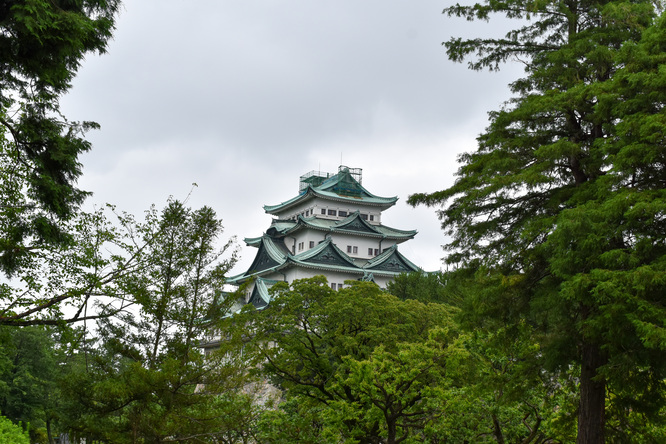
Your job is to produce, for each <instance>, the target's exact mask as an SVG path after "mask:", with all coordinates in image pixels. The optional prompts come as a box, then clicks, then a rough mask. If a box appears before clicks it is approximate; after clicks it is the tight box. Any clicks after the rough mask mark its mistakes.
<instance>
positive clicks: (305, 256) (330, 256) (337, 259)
mask: <svg viewBox="0 0 666 444" xmlns="http://www.w3.org/2000/svg"><path fill="white" fill-rule="evenodd" d="M289 259H290V260H291V261H293V262H294V263H297V264H301V265H306V264H312V265H315V266H321V265H324V266H326V267H327V268H328V267H344V268H351V269H358V267H357V266H356V264H355V263H354V260H353V259H352V258H350V257H349V256H347V254H346V253H344V252H343V251H342V250H340V249H339V248H338V247H337V246H336V245H335V244H334V243H333V241H332V240H331V238H330V237H327V238H326V239H325V240H324V241H322V242H321V243H319V245H317V246H316V247H314V248H311V249H309V250H307V251H304V252H303V253H300V254H297V255H295V256H291V257H289Z"/></svg>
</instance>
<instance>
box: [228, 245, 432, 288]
mask: <svg viewBox="0 0 666 444" xmlns="http://www.w3.org/2000/svg"><path fill="white" fill-rule="evenodd" d="M259 239H261V244H260V246H259V251H258V252H257V257H256V258H255V260H254V262H253V263H252V266H250V268H249V269H248V270H247V271H246V272H245V273H242V274H240V275H237V276H234V277H231V278H229V279H227V283H229V284H234V285H239V284H241V283H243V282H245V281H246V280H248V279H249V278H252V277H254V276H256V277H260V276H265V275H267V274H268V273H272V272H278V271H280V270H283V269H285V268H289V267H303V268H310V269H316V270H322V271H338V272H341V273H348V274H356V275H360V276H362V277H363V276H365V278H367V277H368V276H371V277H373V275H375V276H396V275H398V274H400V273H404V272H409V271H419V270H420V268H419V267H417V266H416V265H414V264H413V263H412V262H410V261H409V260H408V259H407V258H405V257H404V256H403V255H402V254H401V253H400V252H399V251H398V247H397V245H394V246H392V247H390V248H387V249H386V251H384V252H383V253H382V254H380V255H379V256H377V257H375V258H373V259H371V260H369V261H367V262H366V263H365V265H363V266H362V267H359V266H358V265H356V264H355V263H354V260H353V259H352V258H351V257H349V256H348V255H347V254H346V253H345V252H343V251H342V250H340V249H339V248H338V247H337V246H336V245H335V244H334V243H333V241H332V240H331V238H327V239H326V240H325V241H323V242H321V243H320V244H319V245H317V246H316V247H314V248H311V249H309V250H307V251H304V252H303V253H299V254H297V255H292V254H290V253H283V252H282V249H281V248H280V246H279V245H276V240H275V239H273V238H272V237H270V236H263V237H261V238H259ZM277 242H279V240H277ZM260 256H261V257H262V258H263V261H262V260H260V259H259V258H260ZM266 258H269V259H270V260H268V259H266Z"/></svg>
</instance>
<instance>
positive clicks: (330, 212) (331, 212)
mask: <svg viewBox="0 0 666 444" xmlns="http://www.w3.org/2000/svg"><path fill="white" fill-rule="evenodd" d="M336 214H337V212H336V211H335V210H328V215H329V216H335V215H336Z"/></svg>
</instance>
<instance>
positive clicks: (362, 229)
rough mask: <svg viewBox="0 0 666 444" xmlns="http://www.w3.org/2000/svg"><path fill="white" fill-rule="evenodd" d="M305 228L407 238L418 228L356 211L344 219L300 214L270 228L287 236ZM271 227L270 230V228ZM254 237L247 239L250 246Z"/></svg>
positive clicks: (388, 237)
mask: <svg viewBox="0 0 666 444" xmlns="http://www.w3.org/2000/svg"><path fill="white" fill-rule="evenodd" d="M303 228H312V229H315V230H321V231H327V232H339V233H353V234H358V235H361V236H367V237H379V238H384V239H395V240H407V239H412V238H413V237H414V236H415V235H416V233H417V232H416V230H398V229H395V228H391V227H387V226H385V225H374V224H371V223H369V222H367V221H365V220H363V218H362V217H361V215H360V212H358V211H356V212H354V213H352V214H350V215H349V216H347V217H346V218H344V219H342V220H331V219H320V218H318V217H315V216H311V217H303V216H301V215H299V216H298V218H297V220H295V221H294V220H288V221H282V220H280V221H275V222H274V223H273V225H271V228H270V229H275V233H276V235H281V236H286V235H288V234H290V233H293V232H295V231H298V230H301V229H303ZM270 229H269V230H270ZM253 240H254V239H245V242H246V243H247V244H248V245H250V246H255V245H254V244H252V243H250V241H253Z"/></svg>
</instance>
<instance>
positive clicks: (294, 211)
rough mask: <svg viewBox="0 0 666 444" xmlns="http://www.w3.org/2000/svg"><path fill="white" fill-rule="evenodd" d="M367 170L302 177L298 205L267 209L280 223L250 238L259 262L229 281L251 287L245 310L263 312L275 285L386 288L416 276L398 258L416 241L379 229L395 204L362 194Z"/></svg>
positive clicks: (292, 202)
mask: <svg viewBox="0 0 666 444" xmlns="http://www.w3.org/2000/svg"><path fill="white" fill-rule="evenodd" d="M361 183H362V170H361V169H360V168H348V167H346V166H340V167H339V168H338V172H337V174H332V173H322V172H318V171H312V172H310V173H308V174H306V175H304V176H301V177H300V181H299V193H298V195H297V196H296V197H294V198H292V199H289V200H287V201H285V202H282V203H280V204H277V205H265V206H264V210H265V211H266V213H268V214H271V215H273V216H274V217H275V218H274V219H273V222H272V223H271V226H270V227H269V228H268V230H266V233H264V235H262V236H261V237H255V238H246V239H245V243H246V244H247V245H248V246H252V247H256V248H257V254H256V257H255V258H254V261H253V262H252V265H250V267H249V268H248V270H247V271H246V272H244V273H242V274H240V275H238V276H234V277H232V278H230V279H228V280H227V283H229V284H232V285H238V286H239V285H241V284H244V283H246V282H250V285H249V286H248V289H247V294H246V301H245V302H246V303H251V304H253V305H254V306H255V307H257V308H259V309H261V308H264V307H265V306H267V305H268V304H269V303H270V296H269V293H268V289H269V288H270V287H271V286H272V285H273V284H274V283H275V282H277V281H286V282H292V281H294V280H295V279H303V278H309V277H313V276H316V275H324V276H326V278H327V279H328V282H329V283H330V285H331V287H332V288H333V289H335V290H337V289H340V288H343V286H344V281H346V280H366V281H373V282H375V283H377V284H378V285H379V286H380V287H385V286H386V284H387V283H388V282H389V281H391V280H392V279H393V278H394V277H395V276H396V275H398V274H400V273H404V272H410V271H419V270H420V269H419V267H417V266H416V265H414V264H413V263H412V262H410V261H409V260H408V259H407V258H406V257H405V256H403V255H402V254H401V253H400V252H399V251H398V245H399V244H401V243H402V242H405V241H407V240H410V239H412V238H414V236H415V235H416V231H415V230H411V231H404V230H398V229H395V228H390V227H387V226H385V225H383V224H382V212H383V211H384V210H386V209H388V208H390V207H392V206H393V205H395V203H396V201H397V200H398V198H397V197H379V196H376V195H374V194H372V193H370V192H369V191H368V190H366V189H365V188H363V186H362V185H361Z"/></svg>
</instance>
